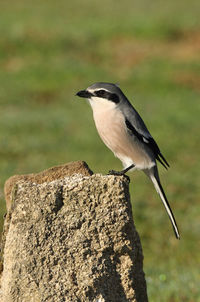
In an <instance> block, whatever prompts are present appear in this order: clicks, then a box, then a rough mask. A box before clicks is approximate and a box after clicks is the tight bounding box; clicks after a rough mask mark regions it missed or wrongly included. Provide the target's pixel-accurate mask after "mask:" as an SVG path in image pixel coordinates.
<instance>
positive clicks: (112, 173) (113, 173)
mask: <svg viewBox="0 0 200 302" xmlns="http://www.w3.org/2000/svg"><path fill="white" fill-rule="evenodd" d="M125 173H126V172H124V170H122V171H115V170H110V171H109V172H108V174H107V175H115V176H122V175H123V176H125V177H126V178H127V179H128V181H129V182H130V177H129V176H128V175H126V174H125Z"/></svg>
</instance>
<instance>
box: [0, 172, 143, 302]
mask: <svg viewBox="0 0 200 302" xmlns="http://www.w3.org/2000/svg"><path fill="white" fill-rule="evenodd" d="M89 174H90V173H89ZM5 238H6V240H5V247H4V270H3V273H2V278H1V292H0V301H1V302H46V301H48V302H57V301H59V302H62V301H67V302H68V301H69V302H71V301H74V302H75V301H77V302H125V301H126V302H127V301H133V302H146V301H147V294H146V283H145V278H144V273H143V269H142V261H143V256H142V249H141V244H140V240H139V236H138V234H137V231H136V230H135V226H134V223H133V219H132V210H131V204H130V199H129V192H128V180H127V178H126V177H123V176H118V177H116V176H102V175H99V174H96V175H92V176H83V175H80V174H79V175H74V176H71V177H69V176H68V177H66V176H65V177H64V178H60V179H58V180H54V181H50V182H49V181H47V182H44V183H40V184H39V183H34V182H31V181H30V180H20V181H18V182H17V184H15V185H14V187H13V192H12V206H11V208H10V211H9V213H8V214H7V217H6V221H5Z"/></svg>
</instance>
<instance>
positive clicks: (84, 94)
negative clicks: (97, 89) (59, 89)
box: [76, 90, 93, 99]
mask: <svg viewBox="0 0 200 302" xmlns="http://www.w3.org/2000/svg"><path fill="white" fill-rule="evenodd" d="M76 95H77V96H79V97H81V98H87V99H89V98H91V97H92V96H93V94H92V93H91V92H89V91H87V90H81V91H79V92H77V94H76Z"/></svg>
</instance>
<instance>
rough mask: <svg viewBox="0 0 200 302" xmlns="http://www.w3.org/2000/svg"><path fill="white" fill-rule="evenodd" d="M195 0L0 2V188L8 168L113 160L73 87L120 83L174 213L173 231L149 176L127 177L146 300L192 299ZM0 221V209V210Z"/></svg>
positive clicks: (198, 24) (199, 22) (197, 165)
mask: <svg viewBox="0 0 200 302" xmlns="http://www.w3.org/2000/svg"><path fill="white" fill-rule="evenodd" d="M199 9H200V3H199V1H195V0H191V1H190V3H188V1H186V0H183V1H178V0H176V1H167V2H164V1H152V2H151V3H150V1H147V0H143V1H136V2H135V3H133V1H130V0H126V1H123V2H118V3H116V1H113V0H110V1H105V0H102V1H101V2H96V1H91V0H90V1H89V0H87V1H84V2H83V1H80V0H75V1H71V2H70V3H69V1H62V0H61V1H59V2H56V3H55V2H54V1H44V2H41V1H34V2H32V1H24V0H21V1H14V0H8V1H2V2H1V3H0V12H1V17H0V67H1V68H0V83H1V84H0V113H1V119H0V199H1V217H2V216H3V213H5V202H4V199H3V185H4V182H5V180H6V179H7V178H8V177H10V176H11V175H14V174H25V173H32V172H38V171H41V170H43V169H46V168H48V167H51V166H53V165H58V164H62V163H66V162H69V161H74V160H85V161H86V162H87V163H88V164H89V166H90V168H91V169H92V170H94V172H101V173H106V172H107V171H108V170H109V169H120V168H121V164H120V162H119V161H118V160H117V159H116V158H114V156H113V155H112V153H111V152H110V151H109V150H108V149H107V148H106V147H105V146H104V145H103V143H102V142H101V141H100V139H99V137H98V136H97V134H96V130H95V127H94V124H93V120H92V114H91V109H90V108H89V106H88V105H87V104H86V103H85V102H84V101H83V100H79V99H77V98H76V97H75V96H74V95H75V93H76V92H77V91H78V90H80V89H83V88H86V87H87V86H89V85H90V84H92V83H93V82H96V81H110V82H116V83H120V86H121V88H122V89H123V90H124V91H125V93H126V95H127V96H128V98H129V99H130V100H131V101H132V103H133V104H134V106H135V107H136V108H137V109H138V111H139V112H140V113H141V115H142V116H143V118H144V120H145V121H146V124H147V125H148V127H149V129H150V131H151V133H152V134H153V136H154V138H155V139H156V141H157V142H158V144H159V146H160V147H161V150H162V152H163V154H164V155H165V156H166V158H167V159H168V161H169V162H170V164H171V168H170V170H169V171H168V172H166V171H165V170H164V169H162V167H160V174H161V178H162V183H163V186H164V188H165V190H166V192H167V196H168V198H169V200H170V202H171V205H172V208H173V209H174V212H175V216H176V218H177V221H178V224H179V227H180V232H181V240H180V241H177V240H176V239H175V238H174V235H173V232H172V229H171V226H170V223H169V220H168V218H167V215H166V213H165V211H164V208H163V206H162V204H161V202H160V200H159V198H158V196H157V194H156V193H155V191H154V189H153V186H152V184H151V183H150V182H149V181H148V179H147V178H146V177H145V175H143V173H141V172H136V173H134V174H133V175H132V176H131V185H130V190H131V196H132V202H133V212H134V219H135V223H136V227H137V229H138V232H139V234H140V237H141V241H142V245H143V252H144V270H145V273H146V278H147V284H148V294H149V300H150V301H152V302H160V301H162V302H166V301H168V302H179V301H183V302H186V301H187V302H188V301H189V302H198V301H200V291H199V279H200V278H199V277H200V276H199V267H198V263H199V260H200V256H199V254H200V253H199V245H198V242H199V229H200V220H199V211H200V205H199V193H200V192H199V183H200V174H199V170H200V162H199V152H200V142H199V131H200V126H199V112H200V102H199V98H200V47H199V43H200V18H199ZM1 225H2V219H1Z"/></svg>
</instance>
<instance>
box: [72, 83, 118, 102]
mask: <svg viewBox="0 0 200 302" xmlns="http://www.w3.org/2000/svg"><path fill="white" fill-rule="evenodd" d="M76 95H77V96H79V97H82V98H87V99H88V100H89V102H90V105H91V106H92V108H93V107H94V106H95V105H98V106H104V107H105V106H116V105H117V104H119V103H120V101H121V98H122V95H123V93H122V91H121V89H120V88H119V86H118V85H116V84H112V83H104V82H98V83H95V84H93V85H91V86H89V87H88V88H87V89H85V90H81V91H79V92H77V94H76Z"/></svg>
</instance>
